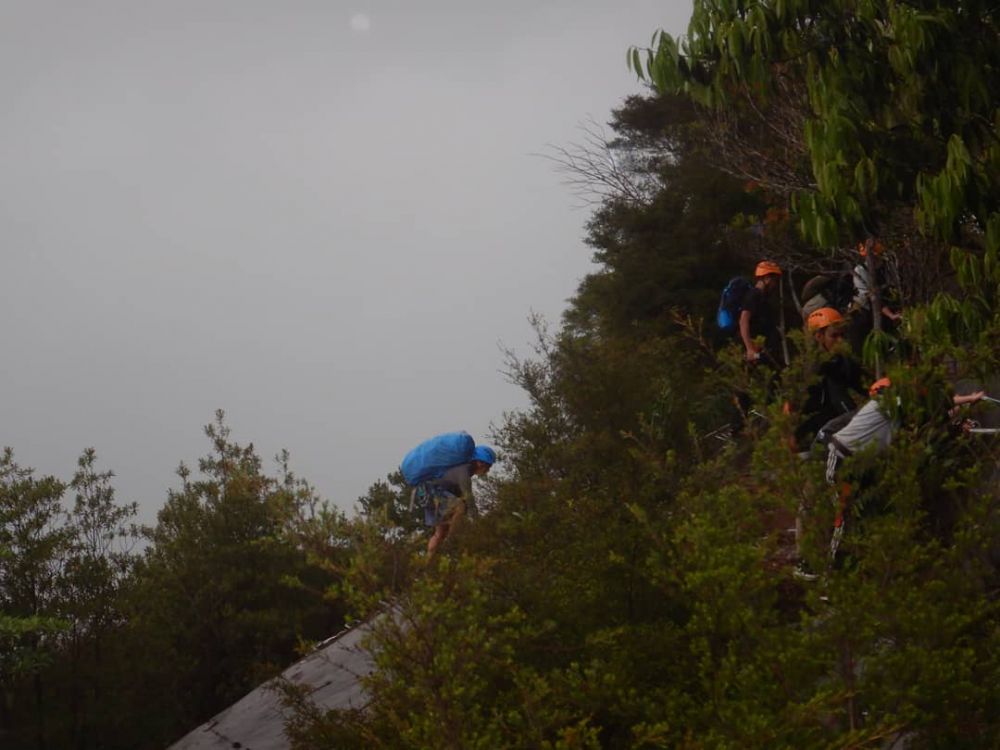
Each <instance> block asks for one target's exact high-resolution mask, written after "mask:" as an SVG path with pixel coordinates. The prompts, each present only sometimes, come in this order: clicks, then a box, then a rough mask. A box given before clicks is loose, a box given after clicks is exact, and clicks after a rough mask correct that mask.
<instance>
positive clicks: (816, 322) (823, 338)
mask: <svg viewBox="0 0 1000 750" xmlns="http://www.w3.org/2000/svg"><path fill="white" fill-rule="evenodd" d="M845 323H846V321H845V320H844V317H843V316H842V315H841V314H840V313H839V312H838V311H837V310H835V309H834V308H832V307H821V308H819V309H818V310H814V311H813V312H812V313H810V315H809V317H808V319H807V321H806V328H807V329H808V332H809V333H810V334H811V336H812V339H813V341H815V343H816V347H817V349H818V350H819V353H820V356H821V358H822V361H821V362H820V364H819V366H818V367H817V368H816V376H817V377H816V380H815V381H814V382H813V383H811V384H810V385H809V386H808V388H807V391H806V392H807V395H806V401H805V403H804V404H803V406H802V417H803V419H802V422H801V423H800V424H799V426H798V428H797V429H796V430H795V442H796V445H797V446H798V448H799V450H800V451H803V450H808V446H809V444H810V443H811V442H812V439H813V437H814V436H815V435H816V433H817V432H819V430H820V428H821V427H823V425H825V424H827V423H828V422H830V420H832V419H836V418H838V417H840V416H842V415H844V414H847V413H849V412H852V411H854V410H855V409H856V408H857V400H856V398H855V395H856V396H858V397H860V398H864V397H865V395H867V394H866V391H865V388H864V385H863V384H862V377H863V373H862V368H861V365H860V364H859V363H858V361H857V360H856V359H854V358H853V357H852V356H850V354H849V353H848V351H847V347H846V346H845V345H844V326H845Z"/></svg>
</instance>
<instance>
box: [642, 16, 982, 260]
mask: <svg viewBox="0 0 1000 750" xmlns="http://www.w3.org/2000/svg"><path fill="white" fill-rule="evenodd" d="M997 21H998V15H997V9H996V7H995V6H994V5H993V4H991V3H987V2H963V3H960V4H952V3H939V2H922V1H917V0H914V1H911V2H894V1H892V0H834V1H833V2H814V1H813V0H763V1H761V2H742V1H736V2H721V3H716V2H703V1H702V0H698V1H697V2H695V5H694V12H693V15H692V18H691V24H690V26H689V29H688V34H687V36H686V37H685V38H683V39H680V40H678V39H675V38H673V37H671V36H670V35H668V34H665V33H662V32H661V33H659V34H658V35H657V36H656V37H655V38H654V47H655V48H654V49H651V50H648V52H647V54H646V55H645V60H643V55H642V54H641V53H640V51H639V50H638V49H635V50H633V51H632V54H631V58H630V62H631V65H632V67H633V69H634V70H635V71H636V72H637V73H639V74H640V75H642V76H646V77H648V78H649V79H650V80H651V81H652V82H653V83H654V84H655V85H656V86H657V88H659V89H660V90H662V91H671V92H678V93H684V94H686V95H687V96H690V97H692V98H693V99H695V100H696V101H698V102H700V103H702V104H704V105H705V106H707V107H709V108H711V109H713V110H717V111H725V110H732V109H733V108H734V102H747V103H748V105H750V106H756V105H758V103H762V108H765V109H766V107H767V106H768V105H770V104H772V103H773V102H774V101H775V100H776V99H777V98H778V97H780V96H783V95H785V93H786V88H785V87H784V82H785V81H786V80H788V79H789V78H791V79H792V80H795V81H801V82H802V83H803V84H804V85H802V86H801V87H799V89H798V90H799V91H801V94H802V97H801V99H800V106H805V107H806V108H807V112H808V115H807V117H806V118H805V121H804V123H803V125H802V129H801V133H802V138H803V142H804V144H805V148H806V151H807V153H808V157H809V159H810V161H811V171H812V176H813V179H814V183H815V184H814V186H810V187H809V188H807V189H802V190H799V191H797V196H796V206H797V209H798V214H799V223H800V226H801V229H802V231H803V234H804V235H805V236H806V237H807V238H808V239H810V240H812V241H814V242H816V243H817V244H819V245H821V246H827V247H830V246H835V245H836V244H837V243H838V241H839V240H841V239H842V237H843V235H842V234H841V231H840V230H841V228H844V229H846V230H847V232H848V240H850V239H851V238H852V237H857V236H859V235H860V234H862V233H865V232H870V233H877V232H878V231H879V229H880V227H881V224H882V223H883V221H884V220H885V217H886V216H887V214H888V212H890V211H891V209H892V207H893V206H899V205H902V206H907V207H911V208H912V209H913V210H914V212H915V214H916V217H917V219H918V221H919V224H920V226H921V227H923V228H924V229H925V230H926V231H928V232H930V233H932V234H934V235H935V236H937V237H939V238H941V239H942V240H945V241H957V242H959V243H960V244H962V245H964V246H969V247H977V246H980V247H981V246H982V244H983V234H984V233H985V232H986V230H987V228H988V227H992V226H993V225H995V224H1000V214H998V213H997V208H996V207H997V205H998V204H1000V200H998V199H1000V178H998V177H997V175H998V174H1000V170H998V169H997V164H998V163H1000V125H998V122H1000V119H998V117H997V114H998V113H997V99H998V94H1000V83H998V81H1000V76H998V75H997V72H998V68H1000V44H998V43H997V42H998V31H1000V29H998V25H997ZM996 231H997V230H996V229H992V230H991V233H995V232H996ZM991 241H992V240H991Z"/></svg>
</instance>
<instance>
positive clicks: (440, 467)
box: [400, 431, 476, 486]
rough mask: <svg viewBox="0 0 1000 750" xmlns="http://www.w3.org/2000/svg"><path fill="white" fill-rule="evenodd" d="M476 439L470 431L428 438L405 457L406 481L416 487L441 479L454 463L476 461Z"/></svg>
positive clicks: (403, 469)
mask: <svg viewBox="0 0 1000 750" xmlns="http://www.w3.org/2000/svg"><path fill="white" fill-rule="evenodd" d="M475 449H476V442H475V441H474V440H473V439H472V436H471V435H470V434H469V433H467V432H464V431H463V432H446V433H444V434H443V435H436V436H435V437H432V438H431V439H430V440H425V441H424V442H422V443H421V444H420V445H418V446H417V447H416V448H414V449H413V450H411V451H410V452H409V453H407V454H406V456H404V457H403V463H402V464H400V469H402V471H403V478H404V479H406V483H407V484H410V485H413V486H416V485H418V484H420V483H422V482H427V481H429V480H431V479H437V478H438V477H440V476H441V475H442V474H444V473H445V472H446V471H448V469H450V468H451V467H452V466H458V465H460V464H467V463H469V462H470V461H471V460H472V455H473V451H475Z"/></svg>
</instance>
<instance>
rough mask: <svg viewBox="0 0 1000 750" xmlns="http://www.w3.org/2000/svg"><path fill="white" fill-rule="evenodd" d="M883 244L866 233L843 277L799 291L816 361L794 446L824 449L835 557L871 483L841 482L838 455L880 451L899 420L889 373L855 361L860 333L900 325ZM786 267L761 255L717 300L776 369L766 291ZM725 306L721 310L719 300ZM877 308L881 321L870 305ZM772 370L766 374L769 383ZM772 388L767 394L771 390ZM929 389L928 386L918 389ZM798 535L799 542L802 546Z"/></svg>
mask: <svg viewBox="0 0 1000 750" xmlns="http://www.w3.org/2000/svg"><path fill="white" fill-rule="evenodd" d="M882 251H883V248H882V245H881V243H879V242H878V241H876V240H873V239H869V240H867V241H865V242H864V243H862V244H861V245H859V247H858V260H857V263H856V264H855V266H854V268H853V269H852V271H851V274H850V276H849V277H848V276H847V275H846V274H844V275H841V276H840V277H837V276H834V277H832V278H831V277H817V278H816V279H812V280H810V283H808V284H807V285H806V287H805V288H804V290H803V295H802V296H803V298H804V302H803V304H802V307H801V310H802V313H803V316H804V319H805V329H806V338H807V346H814V347H815V352H814V356H815V358H816V360H817V364H816V365H815V367H814V369H813V372H812V375H813V377H812V378H811V379H810V382H809V383H808V385H807V386H806V388H805V398H804V400H803V403H802V404H801V406H800V408H799V410H798V413H797V414H796V418H797V419H796V421H797V424H796V427H795V430H794V444H795V450H796V451H797V452H798V453H799V455H800V457H802V458H803V459H805V458H808V457H810V456H811V455H813V454H814V446H818V448H817V449H816V451H815V453H818V454H820V455H822V453H823V452H825V454H826V459H827V471H826V479H827V482H828V484H829V485H830V486H831V487H832V488H834V490H833V491H834V501H835V503H836V506H837V511H836V518H835V522H834V528H833V531H832V533H831V542H830V561H831V563H832V562H834V561H835V560H836V558H837V553H838V549H839V544H840V540H841V538H842V537H843V533H844V528H845V525H846V520H847V517H848V514H847V512H846V511H847V509H848V508H849V506H850V504H851V498H852V496H853V497H856V496H857V493H858V489H859V487H855V486H854V485H855V484H857V485H859V486H862V485H867V484H869V483H870V482H871V477H870V475H868V474H866V475H865V477H863V478H862V479H863V481H859V478H857V477H854V478H853V479H855V480H856V481H855V482H853V483H852V482H850V481H845V480H844V479H843V478H841V481H840V482H839V484H838V469H839V468H840V466H841V464H842V463H843V461H844V460H845V459H846V458H848V457H850V456H852V455H854V454H856V453H858V452H860V451H862V450H864V449H866V448H869V447H871V450H873V451H875V452H880V451H882V450H884V449H885V448H887V447H888V446H889V444H890V443H891V441H892V437H893V435H894V433H895V431H896V430H897V429H898V427H899V424H900V413H899V410H898V408H893V405H894V404H896V402H897V401H898V399H896V400H894V401H893V402H892V403H890V402H889V400H890V399H891V398H892V397H891V395H886V392H887V389H889V388H890V387H891V385H892V384H891V383H890V381H889V379H888V378H879V379H877V380H875V382H874V383H872V385H871V386H870V387H869V388H866V387H865V383H866V382H870V381H871V379H872V378H871V376H870V375H869V374H867V373H866V372H865V370H864V368H863V367H862V365H861V363H860V361H859V360H860V357H861V351H862V347H863V345H864V341H865V339H866V338H867V337H868V335H869V334H870V332H871V331H872V329H873V328H875V327H876V326H878V327H879V328H880V329H881V330H887V329H890V328H891V327H894V326H896V325H898V323H899V321H900V320H901V317H902V315H901V313H900V312H899V311H898V310H897V309H896V305H895V301H896V300H895V295H894V293H893V291H894V290H893V289H892V288H891V286H890V285H889V284H888V283H887V280H886V275H885V274H884V272H883V271H882V269H881V267H880V265H879V263H878V258H879V256H880V255H881V254H882ZM782 275H783V272H782V269H781V267H780V266H778V264H776V263H774V262H772V261H768V260H762V261H761V262H759V263H758V264H757V266H756V269H755V274H754V277H755V279H754V284H753V285H752V286H751V285H749V284H746V283H745V285H746V291H745V293H744V296H743V299H742V300H741V301H739V302H734V301H733V300H732V299H731V297H732V295H731V294H730V295H728V297H727V293H726V292H729V291H730V290H732V289H735V288H738V286H737V285H736V284H735V283H734V281H731V282H730V283H729V285H728V286H727V288H726V292H724V293H723V301H722V302H721V303H720V314H719V322H720V327H722V328H723V330H726V329H725V327H724V326H723V322H724V320H726V319H728V318H730V317H731V318H732V319H733V320H738V321H739V323H738V326H733V327H732V328H731V329H729V331H730V332H731V333H733V334H734V336H735V338H736V341H737V344H738V345H739V346H741V347H742V349H743V353H744V359H745V361H746V362H747V363H750V364H755V363H758V362H763V363H765V364H767V365H769V366H770V367H771V368H773V369H775V370H780V369H782V364H784V360H783V359H782V358H781V357H780V356H779V354H780V352H781V347H782V341H781V331H780V330H779V328H778V326H777V324H776V322H775V316H774V313H773V311H772V309H771V305H770V302H769V297H771V296H772V294H773V292H774V290H775V289H776V288H777V287H778V285H779V284H780V283H781V278H782ZM724 306H727V307H728V308H729V311H727V313H726V315H723V307H724ZM873 310H877V311H878V313H877V314H878V316H879V317H878V320H877V321H876V318H875V315H873V313H872V311H873ZM775 377H776V376H775V375H774V374H773V373H772V374H771V375H769V376H768V380H769V383H773V381H774V378H775ZM771 390H773V389H772V388H769V393H768V398H769V397H770V391H771ZM923 390H926V389H923ZM984 396H985V393H984V392H982V391H977V392H974V393H970V394H967V395H956V396H954V397H953V398H952V399H951V402H950V403H949V404H948V406H949V407H950V411H949V412H948V413H949V416H951V417H954V416H956V413H957V409H958V407H959V406H961V405H964V404H971V403H975V402H977V401H979V400H980V399H982V398H983V397H984ZM737 400H738V402H739V405H740V407H741V411H742V413H743V414H744V415H746V414H747V413H748V412H749V404H748V397H747V395H746V394H745V393H738V394H737ZM785 406H786V413H791V411H792V409H791V405H790V404H789V403H787V402H786V405H785ZM804 510H805V509H804V508H800V512H799V517H798V519H797V521H796V536H797V537H799V536H801V533H802V517H803V513H804ZM798 541H799V540H798V539H797V544H796V547H797V548H798V547H799V544H798ZM797 575H798V576H799V577H801V578H807V579H812V578H814V577H815V576H814V575H812V574H811V572H810V571H808V570H807V569H806V568H805V567H804V566H803V565H801V563H800V566H799V568H797Z"/></svg>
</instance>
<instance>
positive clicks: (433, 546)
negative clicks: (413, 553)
mask: <svg viewBox="0 0 1000 750" xmlns="http://www.w3.org/2000/svg"><path fill="white" fill-rule="evenodd" d="M449 529H450V525H449V524H447V523H439V524H438V525H437V526H435V527H434V533H433V534H432V535H431V538H430V539H428V540H427V557H428V558H431V557H434V553H435V552H437V548H438V547H440V546H441V542H443V541H444V540H445V539H447V538H448V531H449Z"/></svg>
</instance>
